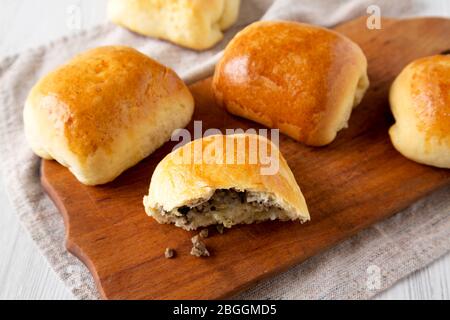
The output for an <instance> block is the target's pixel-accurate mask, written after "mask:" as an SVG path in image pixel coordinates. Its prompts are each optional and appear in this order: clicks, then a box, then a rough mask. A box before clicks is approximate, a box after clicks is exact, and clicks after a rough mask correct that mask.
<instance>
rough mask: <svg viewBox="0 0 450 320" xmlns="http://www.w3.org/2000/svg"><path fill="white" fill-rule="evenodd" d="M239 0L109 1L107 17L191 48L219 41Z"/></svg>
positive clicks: (145, 33)
mask: <svg viewBox="0 0 450 320" xmlns="http://www.w3.org/2000/svg"><path fill="white" fill-rule="evenodd" d="M239 4H240V1H239V0H109V3H108V17H109V19H110V20H111V21H112V22H114V23H116V24H119V25H121V26H123V27H125V28H128V29H130V30H132V31H135V32H137V33H140V34H143V35H147V36H151V37H156V38H161V39H165V40H169V41H171V42H174V43H176V44H179V45H182V46H184V47H187V48H191V49H197V50H202V49H207V48H210V47H212V46H213V45H215V44H216V43H217V42H219V41H220V40H222V38H223V34H222V31H223V30H225V29H227V28H228V27H230V26H231V25H232V24H233V23H234V22H235V21H236V19H237V16H238V13H239Z"/></svg>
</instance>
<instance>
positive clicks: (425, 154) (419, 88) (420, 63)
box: [389, 55, 450, 168]
mask: <svg viewBox="0 0 450 320" xmlns="http://www.w3.org/2000/svg"><path fill="white" fill-rule="evenodd" d="M389 100H390V104H391V110H392V113H393V115H394V118H395V120H396V123H395V124H394V125H393V126H392V127H391V128H390V130H389V135H390V137H391V141H392V143H393V145H394V147H395V148H396V149H397V150H398V151H399V152H400V153H402V154H403V155H404V156H405V157H407V158H409V159H411V160H413V161H416V162H419V163H423V164H427V165H432V166H436V167H441V168H450V56H449V55H436V56H431V57H425V58H421V59H418V60H416V61H413V62H412V63H410V64H409V65H408V66H406V67H405V68H404V69H403V71H402V72H401V73H400V74H399V75H398V77H397V78H396V79H395V81H394V82H393V84H392V86H391V90H390V95H389Z"/></svg>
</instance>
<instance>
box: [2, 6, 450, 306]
mask: <svg viewBox="0 0 450 320" xmlns="http://www.w3.org/2000/svg"><path fill="white" fill-rule="evenodd" d="M399 1H400V0H399ZM430 1H432V0H430ZM433 1H434V0H433ZM444 1H445V0H444ZM105 5H106V0H96V1H92V0H78V1H76V0H40V1H35V0H0V57H3V56H6V55H10V54H13V53H16V52H20V51H21V50H24V49H26V48H30V47H34V46H38V45H42V44H45V43H48V42H49V41H52V40H55V39H57V38H59V37H61V36H64V35H69V34H70V33H72V32H76V31H77V30H76V29H77V27H81V28H89V27H91V26H94V25H97V24H100V23H102V22H104V21H105ZM447 8H448V7H447ZM78 13H80V14H81V15H80V18H81V20H80V22H81V24H80V25H79V26H77V25H76V22H77V14H78ZM449 14H450V12H449ZM0 112H1V110H0ZM5 188H7V186H5V185H4V184H3V181H2V179H1V177H0V299H73V296H72V295H71V293H70V292H69V291H68V290H66V288H65V287H64V284H63V283H62V282H61V281H60V280H59V278H58V277H57V275H56V274H55V273H54V272H53V271H52V270H51V269H50V267H49V265H48V264H47V262H46V261H45V259H44V258H43V257H42V256H41V255H40V254H39V252H38V251H37V248H36V247H35V246H34V244H33V242H32V241H31V239H30V237H29V236H28V234H27V233H26V231H25V230H24V229H23V228H22V227H21V226H20V224H19V220H18V218H17V216H16V214H15V212H13V209H12V208H11V205H10V203H9V201H8V199H7V197H6V194H5ZM377 299H447V300H448V299H450V254H449V255H446V256H445V257H443V258H441V259H439V260H437V261H436V262H435V263H433V264H431V265H430V266H428V267H427V268H425V269H423V270H420V271H418V272H416V273H415V274H413V275H411V276H409V277H408V278H406V279H404V280H402V281H400V282H399V283H398V284H396V285H395V286H393V287H392V288H390V289H388V290H387V291H385V292H384V293H382V294H381V295H379V296H378V297H377Z"/></svg>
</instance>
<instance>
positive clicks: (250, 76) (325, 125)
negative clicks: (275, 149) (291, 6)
mask: <svg viewBox="0 0 450 320" xmlns="http://www.w3.org/2000/svg"><path fill="white" fill-rule="evenodd" d="M368 86H369V80H368V77H367V60H366V57H365V56H364V54H363V52H362V51H361V49H360V48H359V47H358V45H356V44H355V43H353V42H352V41H350V40H349V39H347V38H346V37H344V36H342V35H340V34H338V33H336V32H334V31H331V30H327V29H324V28H320V27H315V26H311V25H306V24H301V23H296V22H269V21H261V22H256V23H253V24H252V25H250V26H248V27H247V28H245V29H244V30H242V31H241V32H240V33H238V34H237V35H236V36H235V38H234V39H233V40H232V41H231V42H230V43H229V44H228V46H227V47H226V49H225V52H224V55H223V58H222V59H221V61H220V62H219V64H218V65H217V66H216V70H215V73H214V80H213V89H214V94H215V96H216V99H217V101H218V103H219V104H220V105H222V106H224V107H225V108H226V109H227V110H228V111H229V112H231V113H233V114H235V115H238V116H241V117H244V118H248V119H250V120H253V121H256V122H259V123H261V124H264V125H266V126H268V127H270V128H279V129H280V131H281V132H283V133H284V134H286V135H288V136H290V137H292V138H294V139H295V140H297V141H300V142H303V143H305V144H308V145H312V146H322V145H326V144H328V143H330V142H332V141H333V140H334V138H335V137H336V133H337V132H338V131H339V130H341V129H342V128H345V127H346V126H347V121H348V119H349V117H350V113H351V111H352V108H353V107H355V106H356V105H357V104H359V102H360V101H361V99H362V97H363V95H364V93H365V91H366V90H367V88H368Z"/></svg>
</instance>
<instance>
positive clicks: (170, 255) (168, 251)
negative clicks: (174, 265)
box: [164, 248, 175, 259]
mask: <svg viewBox="0 0 450 320" xmlns="http://www.w3.org/2000/svg"><path fill="white" fill-rule="evenodd" d="M174 255H175V251H174V250H173V249H172V248H166V251H165V252H164V256H165V257H166V258H167V259H170V258H173V256H174Z"/></svg>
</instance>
